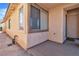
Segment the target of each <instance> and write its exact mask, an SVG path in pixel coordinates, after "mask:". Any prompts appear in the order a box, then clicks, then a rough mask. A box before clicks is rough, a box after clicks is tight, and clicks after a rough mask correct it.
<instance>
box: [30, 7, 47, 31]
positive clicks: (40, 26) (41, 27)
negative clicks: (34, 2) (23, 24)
mask: <svg viewBox="0 0 79 59" xmlns="http://www.w3.org/2000/svg"><path fill="white" fill-rule="evenodd" d="M47 20H48V12H47V11H45V10H43V9H38V8H36V7H34V6H31V10H30V32H38V31H45V30H48V22H47Z"/></svg>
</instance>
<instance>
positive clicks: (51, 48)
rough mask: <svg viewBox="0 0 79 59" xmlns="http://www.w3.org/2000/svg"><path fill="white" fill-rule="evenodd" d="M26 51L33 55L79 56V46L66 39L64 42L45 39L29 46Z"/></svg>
mask: <svg viewBox="0 0 79 59" xmlns="http://www.w3.org/2000/svg"><path fill="white" fill-rule="evenodd" d="M28 53H30V54H32V55H35V56H79V46H76V44H75V43H74V42H71V41H67V42H66V43H64V44H58V43H55V42H52V41H46V42H44V43H42V44H40V45H37V46H35V47H33V48H30V49H29V50H28Z"/></svg>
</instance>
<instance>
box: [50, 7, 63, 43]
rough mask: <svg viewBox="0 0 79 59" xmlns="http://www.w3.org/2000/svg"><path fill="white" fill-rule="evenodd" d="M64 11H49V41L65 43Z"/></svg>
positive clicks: (54, 9)
mask: <svg viewBox="0 0 79 59" xmlns="http://www.w3.org/2000/svg"><path fill="white" fill-rule="evenodd" d="M63 19H64V18H63V9H62V8H61V7H56V8H52V9H50V10H49V40H51V41H55V42H58V43H62V42H63Z"/></svg>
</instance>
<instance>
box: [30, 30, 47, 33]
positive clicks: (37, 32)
mask: <svg viewBox="0 0 79 59" xmlns="http://www.w3.org/2000/svg"><path fill="white" fill-rule="evenodd" d="M47 31H48V30H41V31H29V33H39V32H47Z"/></svg>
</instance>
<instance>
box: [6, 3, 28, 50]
mask: <svg viewBox="0 0 79 59" xmlns="http://www.w3.org/2000/svg"><path fill="white" fill-rule="evenodd" d="M22 5H23V10H24V12H23V13H24V21H23V22H24V23H23V26H24V30H19V9H20V7H21V6H22ZM27 14H28V4H20V5H19V6H18V8H17V9H16V10H15V11H14V13H13V14H12V15H11V16H10V18H8V19H10V20H11V28H10V29H8V20H7V22H6V23H7V24H6V27H7V29H6V32H7V33H8V34H9V36H11V37H12V38H13V37H14V35H18V37H19V38H18V39H17V43H18V44H19V45H20V46H21V47H23V48H24V49H26V48H27V29H28V27H27V26H26V25H27V24H28V23H27V19H28V15H27Z"/></svg>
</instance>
